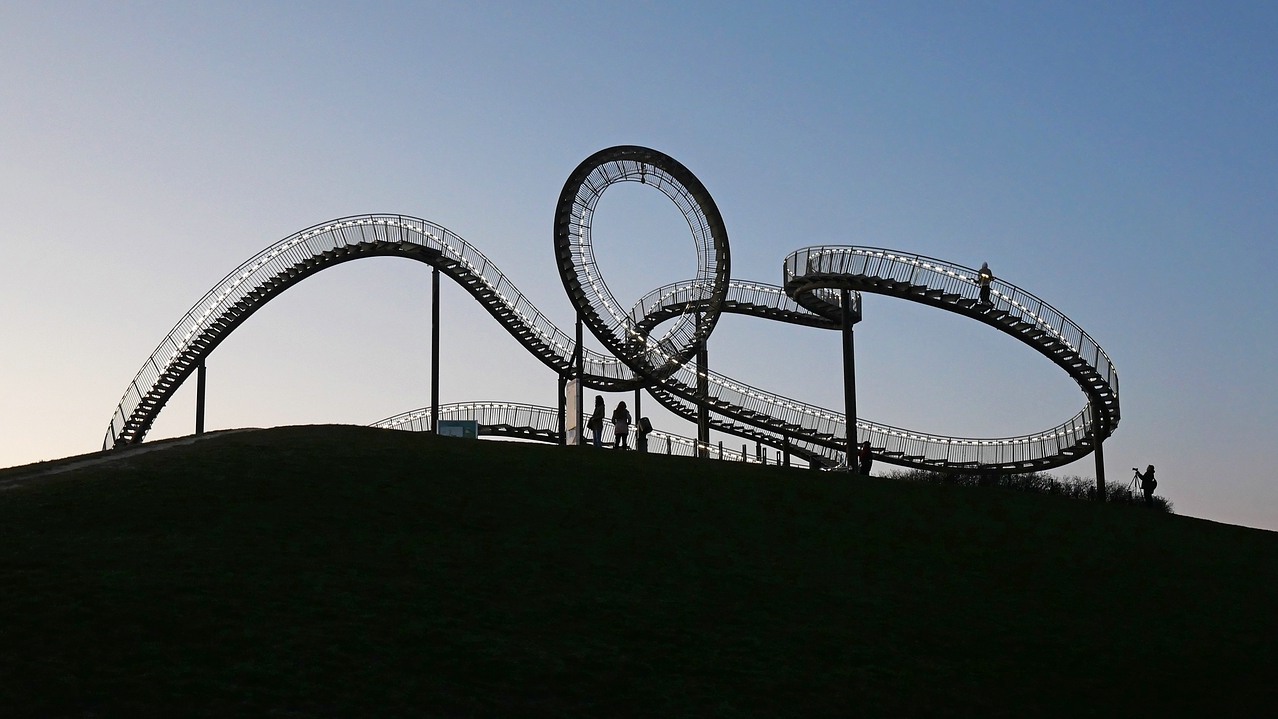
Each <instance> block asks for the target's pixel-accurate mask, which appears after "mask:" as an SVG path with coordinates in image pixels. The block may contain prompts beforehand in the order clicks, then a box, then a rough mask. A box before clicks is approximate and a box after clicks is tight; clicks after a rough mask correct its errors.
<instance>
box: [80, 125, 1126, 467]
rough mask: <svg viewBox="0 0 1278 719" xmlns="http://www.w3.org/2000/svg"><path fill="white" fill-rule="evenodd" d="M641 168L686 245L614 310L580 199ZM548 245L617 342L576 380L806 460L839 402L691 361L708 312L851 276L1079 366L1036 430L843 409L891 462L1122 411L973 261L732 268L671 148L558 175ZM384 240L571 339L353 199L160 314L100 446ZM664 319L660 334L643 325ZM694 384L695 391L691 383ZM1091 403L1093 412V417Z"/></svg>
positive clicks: (1058, 444) (1068, 446)
mask: <svg viewBox="0 0 1278 719" xmlns="http://www.w3.org/2000/svg"><path fill="white" fill-rule="evenodd" d="M624 181H638V182H644V183H645V184H652V185H654V186H656V187H658V189H660V190H661V191H662V192H664V193H665V194H666V195H667V196H669V197H671V199H672V200H673V201H674V202H675V203H676V205H678V206H679V207H680V209H681V211H683V213H684V216H685V218H687V219H688V222H689V227H690V229H691V230H692V232H693V238H694V242H695V243H696V244H697V247H698V257H699V267H698V274H697V277H696V278H695V279H693V280H689V281H685V282H681V283H674V284H672V285H667V286H665V287H661V288H658V289H656V290H653V291H652V292H650V293H649V294H648V295H646V296H645V297H644V298H642V299H641V300H640V301H639V302H638V303H636V305H635V306H634V307H632V308H631V309H630V310H628V311H623V310H622V309H621V308H620V306H619V304H618V303H617V302H616V300H615V298H613V297H612V293H611V291H609V290H608V289H607V285H606V284H605V283H604V282H603V278H602V276H601V275H600V274H599V273H598V269H597V266H596V265H595V264H594V259H593V248H592V246H591V243H590V237H589V231H590V222H589V220H590V216H591V214H592V213H593V208H594V206H595V203H597V201H598V199H599V196H600V194H601V193H602V191H603V190H604V189H606V187H607V186H609V185H611V184H614V183H616V182H624ZM555 246H556V254H557V257H558V258H559V261H560V272H561V278H562V279H563V281H564V285H565V288H566V289H567V290H568V292H569V297H570V299H571V300H572V301H573V304H574V305H575V306H577V308H578V311H579V312H581V314H582V315H583V318H584V319H585V320H586V322H587V324H588V325H589V326H590V327H591V330H592V331H594V332H595V333H596V336H598V337H599V339H600V341H601V342H604V344H605V346H606V347H608V349H609V350H610V352H613V355H607V354H601V353H598V352H593V351H590V350H585V351H584V357H585V377H584V383H585V384H586V386H588V387H591V388H593V389H598V390H604V391H621V390H629V389H635V388H640V387H646V388H647V389H648V390H649V392H651V393H652V394H653V396H654V397H656V398H657V400H658V401H659V402H661V403H662V404H663V405H664V406H666V407H668V408H669V409H671V410H672V411H673V412H675V413H676V414H678V415H680V416H682V417H685V418H688V419H691V420H694V421H695V418H696V416H697V407H698V405H702V404H704V405H706V406H708V407H710V408H711V409H712V410H713V411H714V413H715V416H714V417H713V419H712V422H711V424H712V426H713V427H715V428H716V429H719V430H721V431H724V432H728V433H731V434H734V435H738V436H742V437H746V438H748V439H752V440H755V441H759V442H762V443H764V444H768V445H769V446H772V447H777V448H786V449H788V450H790V451H791V452H792V453H794V454H796V455H798V456H800V457H803V458H805V459H808V460H809V461H814V462H821V463H828V462H830V461H833V460H837V458H838V457H839V456H840V453H841V452H842V451H843V450H844V448H845V446H846V439H845V438H846V436H847V427H846V425H845V423H844V417H843V415H842V413H841V412H837V411H834V410H829V409H825V408H822V407H818V406H816V405H811V404H807V403H803V402H798V401H796V400H793V399H790V398H787V397H783V396H781V395H777V394H775V393H771V392H768V391H766V390H763V389H760V388H756V387H752V386H750V385H747V384H744V383H741V382H737V381H736V380H734V379H732V378H730V377H727V376H725V375H722V374H719V373H715V372H706V373H705V374H704V376H699V375H698V372H697V371H696V370H695V369H694V368H693V367H692V366H690V365H689V364H688V359H689V357H690V355H691V352H694V351H695V347H696V343H697V342H700V341H703V340H704V339H705V337H707V336H709V334H710V332H712V331H713V328H714V325H715V322H716V321H717V318H718V316H719V314H720V313H722V312H736V313H741V314H747V315H751V316H756V317H762V318H767V319H772V320H775V321H781V322H787V323H792V324H800V325H806V326H810V327H818V328H824V329H836V328H838V327H839V325H840V323H841V315H840V313H841V312H842V309H841V307H840V305H839V304H838V302H837V300H836V299H835V298H836V297H837V296H838V294H839V293H840V291H841V290H842V289H850V290H853V291H854V293H853V296H854V297H856V298H857V304H856V305H854V308H855V311H856V313H857V315H858V317H857V319H859V314H860V304H859V295H857V294H855V293H856V292H860V291H868V292H876V293H880V294H886V295H891V296H895V297H900V298H903V299H907V300H911V301H915V302H922V303H924V304H929V305H932V306H936V307H941V308H943V309H946V310H948V311H951V312H956V313H959V314H963V315H966V316H970V317H972V318H974V319H977V320H979V321H981V322H984V323H985V324H987V325H990V326H993V327H995V328H997V329H1000V330H1001V331H1004V332H1007V333H1009V334H1012V335H1013V336H1015V337H1017V338H1018V339H1019V340H1021V341H1023V342H1026V343H1027V344H1029V345H1030V346H1032V347H1034V348H1035V349H1036V350H1038V351H1039V352H1041V353H1043V354H1044V355H1046V356H1048V357H1049V358H1050V359H1052V361H1053V362H1055V363H1056V364H1057V365H1058V366H1061V367H1062V368H1063V369H1065V371H1066V372H1067V373H1068V374H1069V375H1070V376H1071V377H1073V378H1074V379H1075V381H1076V382H1078V384H1079V386H1080V387H1081V388H1082V389H1083V392H1084V394H1085V395H1086V396H1087V398H1088V402H1089V405H1088V409H1085V410H1084V411H1083V412H1081V413H1080V414H1079V415H1077V416H1075V417H1074V418H1072V419H1070V420H1069V421H1067V422H1065V423H1063V424H1061V425H1059V426H1057V427H1054V428H1052V429H1049V430H1045V431H1043V432H1038V433H1034V434H1029V435H1022V436H1018V437H1003V438H992V439H983V438H980V439H978V438H957V437H946V436H941V435H933V434H926V433H920V432H913V431H910V430H904V429H900V428H896V427H890V426H887V425H882V424H878V423H874V422H869V421H866V420H858V421H857V435H858V437H857V439H858V440H869V441H870V442H871V443H872V445H873V446H874V447H875V448H876V451H877V453H878V454H879V455H880V457H881V458H882V459H883V460H884V461H887V462H890V463H894V464H899V465H903V466H910V467H922V468H930V469H955V470H966V471H972V470H977V471H991V472H1019V471H1026V470H1033V469H1046V468H1049V467H1054V466H1059V465H1062V464H1066V463H1068V462H1071V461H1074V460H1075V459H1078V458H1079V457H1082V456H1084V455H1086V454H1087V453H1088V452H1090V451H1091V449H1092V446H1093V438H1094V437H1096V436H1098V435H1099V436H1100V437H1101V438H1103V437H1105V436H1108V435H1109V434H1111V433H1112V432H1113V431H1114V428H1115V427H1116V426H1117V424H1118V420H1119V410H1118V377H1117V373H1116V371H1115V370H1114V368H1113V365H1112V364H1111V363H1110V362H1109V358H1108V356H1106V355H1105V354H1104V352H1103V351H1102V350H1101V349H1100V347H1099V346H1097V345H1096V343H1095V342H1094V341H1093V340H1092V339H1091V337H1090V336H1088V335H1087V334H1086V333H1085V332H1083V331H1082V329H1081V328H1079V327H1078V326H1077V325H1076V324H1074V323H1073V322H1072V321H1070V320H1068V318H1066V317H1065V316H1064V315H1063V314H1061V313H1060V312H1058V311H1057V310H1055V309H1054V308H1052V307H1051V306H1050V305H1048V304H1047V303H1045V302H1043V301H1042V300H1040V299H1038V298H1037V297H1034V296H1033V295H1031V294H1030V293H1028V292H1025V291H1024V290H1021V289H1019V288H1017V287H1015V286H1013V285H1011V284H1008V283H1006V282H1002V281H996V282H995V285H994V288H993V296H994V297H995V298H996V299H995V301H994V304H993V305H992V306H990V307H983V306H978V305H977V303H976V300H975V299H974V297H975V294H976V292H977V290H976V284H975V280H974V277H975V273H974V271H972V270H970V269H968V268H964V267H961V266H959V265H954V264H951V263H944V262H941V261H938V260H933V259H931V258H925V257H921V256H918V255H909V254H905V253H897V252H893V251H890V250H882V249H877V248H861V247H815V248H806V249H803V250H799V251H796V252H794V253H792V254H791V255H789V256H788V257H787V258H786V261H785V273H784V277H785V285H784V287H783V288H779V287H776V286H772V285H767V284H764V283H755V282H748V281H739V280H738V281H730V280H729V279H728V265H729V261H730V260H729V253H728V244H727V233H726V230H725V229H724V227H723V222H722V218H721V217H719V214H718V210H717V209H716V208H715V206H714V204H713V200H712V199H710V197H709V193H708V192H707V191H706V190H705V187H704V186H703V185H702V184H701V183H700V181H698V180H697V179H696V177H695V176H693V175H692V173H691V172H690V171H688V170H687V169H686V168H684V167H683V166H682V165H680V164H678V163H677V162H675V161H674V160H672V159H670V158H669V157H667V156H665V155H662V154H661V153H657V152H655V151H652V150H647V149H646V148H636V147H630V146H627V147H623V148H611V149H610V150H606V151H603V152H601V153H597V154H596V155H594V156H592V158H591V159H589V160H587V162H585V163H583V164H582V165H581V166H580V167H579V168H578V169H577V170H576V171H575V172H574V174H573V176H572V177H571V178H570V179H569V182H568V183H567V184H566V185H565V189H564V192H563V193H562V195H561V199H560V208H559V209H558V211H557V213H556V238H555ZM374 256H398V257H406V258H409V259H415V260H418V261H421V262H425V263H427V264H430V265H432V266H435V267H437V268H439V270H440V271H441V272H443V273H445V274H447V275H448V276H449V277H451V278H452V279H453V280H455V281H456V282H457V283H458V284H460V285H461V286H462V287H464V288H465V289H466V290H467V291H468V292H469V293H470V294H471V295H472V296H473V297H475V299H476V300H477V301H479V302H480V304H482V305H483V306H484V308H485V309H486V310H487V311H488V312H489V314H491V315H492V316H493V317H494V318H495V319H496V320H497V321H498V322H499V323H500V324H501V325H502V326H503V327H504V328H505V329H506V330H507V331H508V332H510V334H511V335H512V336H514V337H515V339H516V340H517V341H519V342H520V344H522V345H523V346H524V347H525V348H526V349H527V350H528V351H529V352H531V353H533V354H534V355H535V356H536V357H537V358H538V359H540V360H541V361H542V362H543V363H544V364H546V366H547V367H549V368H550V369H552V370H553V371H555V372H557V373H559V374H561V375H563V374H568V373H570V372H571V371H572V358H573V350H574V344H575V343H574V341H573V339H572V338H571V337H570V336H569V335H568V334H567V333H565V332H563V331H562V330H560V329H559V328H558V327H556V326H555V325H554V324H553V323H551V322H550V321H549V320H548V319H547V318H546V317H545V315H543V314H542V313H541V312H540V311H539V310H537V308H536V307H535V306H534V305H533V304H532V303H531V302H530V301H529V300H528V298H527V297H526V296H524V295H523V293H521V292H520V291H519V290H518V289H517V288H516V287H515V286H514V284H513V283H511V282H510V280H509V279H508V278H507V277H506V276H505V275H504V274H503V273H502V272H501V271H500V270H499V269H498V268H497V267H496V265H495V264H493V263H492V262H491V261H490V260H489V259H488V258H487V257H486V256H484V255H483V253H481V252H479V250H477V249H476V248H474V247H473V246H472V245H470V244H469V243H467V242H466V241H465V240H463V239H462V238H460V237H458V236H457V235H455V234H453V233H452V232H450V231H448V230H447V229H445V228H443V227H441V226H439V225H437V224H435V223H431V222H428V221H426V220H422V219H418V218H414V217H409V216H405V215H363V216H358V217H349V218H343V219H339V220H334V221H331V222H326V223H322V224H320V225H315V226H314V227H311V228H307V229H306V230H303V231H301V232H298V233H295V234H293V235H290V236H289V237H286V238H284V239H283V240H280V241H279V242H277V243H275V244H274V245H272V246H270V247H268V248H266V249H265V250H263V251H262V252H260V253H258V254H257V255H255V256H254V257H253V258H251V259H249V260H248V261H247V262H245V263H244V264H243V265H241V266H240V267H239V268H237V269H236V270H235V271H234V272H232V273H231V274H229V275H227V276H226V277H225V278H223V279H222V280H221V281H220V282H219V283H218V284H217V285H216V286H215V287H214V288H213V289H212V290H210V291H209V292H208V293H207V294H206V295H205V296H204V297H203V298H202V299H201V300H200V301H199V302H197V303H196V305H195V306H194V307H192V308H191V310H189V311H188V312H187V313H186V315H184V316H183V318H182V319H181V320H180V321H179V322H178V323H177V325H175V326H174V328H173V329H172V330H171V331H170V333H169V335H168V336H167V337H166V338H165V339H164V341H163V342H161V343H160V346H159V347H158V348H157V349H156V350H155V351H154V352H153V353H152V355H151V357H150V358H149V359H148V360H147V362H146V363H145V364H144V365H143V367H142V369H141V370H139V372H138V374H137V376H135V377H134V379H133V381H132V383H130V385H129V387H128V389H127V390H126V392H125V395H124V397H123V398H122V399H121V401H120V404H119V406H118V407H117V409H116V412H115V415H114V416H113V418H112V421H111V425H110V427H109V428H108V431H107V435H106V438H105V440H104V447H108V448H109V447H118V446H123V445H127V444H131V443H135V442H140V441H141V440H142V439H143V438H144V437H145V435H146V433H147V431H148V430H149V429H150V427H151V425H152V423H153V422H154V420H155V417H156V416H157V415H158V413H159V412H160V410H161V409H162V408H163V406H164V404H165V403H166V402H167V401H168V399H169V398H170V397H171V396H172V395H173V393H174V392H175V391H176V389H177V388H178V387H179V386H180V385H181V383H182V382H183V381H184V380H185V379H186V378H187V377H188V376H189V375H190V374H191V373H192V372H193V371H194V370H195V368H196V367H197V366H198V365H199V363H200V361H201V360H202V359H203V358H204V357H206V356H207V355H208V354H209V353H210V352H212V350H213V349H214V348H215V347H216V346H217V345H218V344H219V343H220V342H221V341H222V340H223V339H225V338H226V336H228V335H229V334H230V332H231V331H233V330H234V329H235V328H236V327H238V326H239V324H240V323H242V322H244V321H245V320H246V319H247V318H248V317H249V316H251V315H252V314H253V313H254V312H255V311H256V310H257V309H259V308H261V307H262V306H264V305H265V304H266V303H267V302H269V301H270V300H271V299H272V298H273V297H275V296H277V295H278V294H279V293H281V292H283V291H284V290H285V289H287V288H288V287H291V286H292V285H294V284H296V283H297V282H300V281H301V280H303V279H305V278H306V277H309V276H310V275H312V274H315V273H316V272H319V271H321V270H323V269H326V268H328V267H332V266H335V265H338V264H341V263H344V262H348V261H351V260H355V259H360V258H363V257H374ZM669 320H677V321H676V322H675V326H674V327H673V328H671V329H670V330H669V331H667V332H666V333H664V335H662V336H661V337H660V338H658V339H653V338H652V337H651V336H650V335H651V333H652V332H653V331H654V330H655V329H656V328H657V327H658V326H659V325H661V324H662V323H664V322H667V321H669ZM699 386H700V387H704V388H705V389H704V390H701V389H699ZM1091 409H1094V410H1095V412H1094V414H1095V419H1094V420H1093V416H1092V415H1093V412H1092V411H1091Z"/></svg>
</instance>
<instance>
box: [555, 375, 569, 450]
mask: <svg viewBox="0 0 1278 719" xmlns="http://www.w3.org/2000/svg"><path fill="white" fill-rule="evenodd" d="M567 391H568V378H567V377H565V376H564V375H562V374H561V375H559V392H558V393H557V396H558V397H559V446H560V447H562V446H564V445H565V444H568V426H567V420H568V418H567V413H568V407H567V405H568V398H567V397H565V396H564V393H565V392H567Z"/></svg>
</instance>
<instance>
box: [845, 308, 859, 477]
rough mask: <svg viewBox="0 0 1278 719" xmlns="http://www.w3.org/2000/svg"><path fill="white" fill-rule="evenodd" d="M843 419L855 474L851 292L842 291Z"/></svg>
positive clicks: (854, 381)
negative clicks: (845, 424)
mask: <svg viewBox="0 0 1278 719" xmlns="http://www.w3.org/2000/svg"><path fill="white" fill-rule="evenodd" d="M843 417H844V421H845V422H846V423H847V427H848V448H847V454H848V458H847V462H848V471H849V472H852V473H854V474H855V473H857V472H859V471H860V468H859V467H858V466H857V461H856V352H855V348H854V346H853V342H852V292H851V291H850V290H843Z"/></svg>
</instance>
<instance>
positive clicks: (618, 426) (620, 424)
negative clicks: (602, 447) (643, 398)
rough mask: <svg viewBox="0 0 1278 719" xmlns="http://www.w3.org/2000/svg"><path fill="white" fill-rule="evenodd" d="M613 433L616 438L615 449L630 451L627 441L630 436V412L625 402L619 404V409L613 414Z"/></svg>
mask: <svg viewBox="0 0 1278 719" xmlns="http://www.w3.org/2000/svg"><path fill="white" fill-rule="evenodd" d="M612 432H613V435H614V436H615V441H614V442H613V448H614V449H629V448H630V447H629V446H628V445H627V444H626V439H627V438H628V437H629V435H630V410H628V409H626V403H625V402H618V403H617V409H615V410H613V412H612Z"/></svg>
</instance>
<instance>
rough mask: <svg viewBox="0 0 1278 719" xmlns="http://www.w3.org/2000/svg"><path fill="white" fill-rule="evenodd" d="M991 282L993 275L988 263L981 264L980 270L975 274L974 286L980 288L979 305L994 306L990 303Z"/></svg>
mask: <svg viewBox="0 0 1278 719" xmlns="http://www.w3.org/2000/svg"><path fill="white" fill-rule="evenodd" d="M993 281H994V273H993V272H991V271H990V263H988V262H982V263H981V269H980V270H978V271H977V273H976V286H977V287H979V288H981V301H980V303H981V304H983V305H986V306H991V305H993V304H994V303H993V302H990V283H991V282H993Z"/></svg>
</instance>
